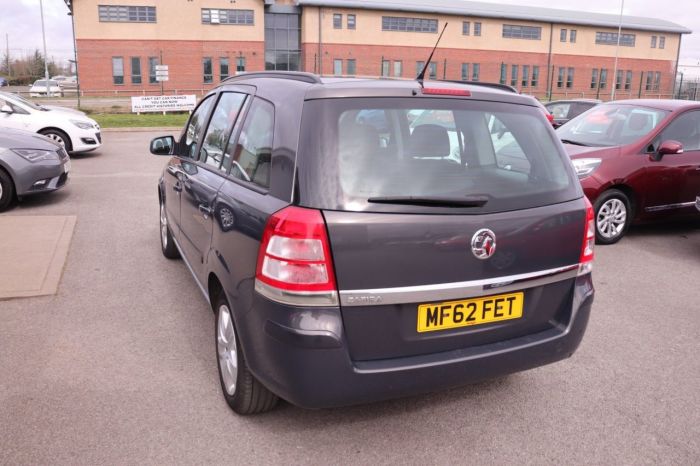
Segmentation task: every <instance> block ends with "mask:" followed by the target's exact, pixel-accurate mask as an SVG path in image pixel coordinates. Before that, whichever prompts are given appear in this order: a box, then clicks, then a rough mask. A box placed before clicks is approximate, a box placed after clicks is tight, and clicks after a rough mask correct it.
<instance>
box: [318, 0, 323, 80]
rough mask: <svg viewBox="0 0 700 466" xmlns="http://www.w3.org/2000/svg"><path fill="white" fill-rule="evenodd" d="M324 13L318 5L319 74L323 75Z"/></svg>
mask: <svg viewBox="0 0 700 466" xmlns="http://www.w3.org/2000/svg"><path fill="white" fill-rule="evenodd" d="M321 18H322V14H321V7H318V74H319V75H322V74H323V45H322V44H323V40H322V38H321V32H322V29H323V28H322V25H323V23H322V21H321Z"/></svg>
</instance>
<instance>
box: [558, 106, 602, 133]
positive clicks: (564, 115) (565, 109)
mask: <svg viewBox="0 0 700 466" xmlns="http://www.w3.org/2000/svg"><path fill="white" fill-rule="evenodd" d="M601 102H602V100H597V99H572V100H554V101H552V102H548V103H546V104H545V105H544V106H545V108H546V109H547V110H548V111H549V113H551V114H552V117H553V118H552V119H553V121H552V125H553V126H554V127H555V128H558V127H560V126H561V125H563V124H564V123H566V122H568V121H569V120H571V119H573V118H575V117H577V116H579V115H580V114H582V113H583V112H585V111H587V110H590V109H592V108H593V107H595V106H596V105H598V104H599V103H601Z"/></svg>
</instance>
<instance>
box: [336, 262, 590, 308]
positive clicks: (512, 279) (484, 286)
mask: <svg viewBox="0 0 700 466" xmlns="http://www.w3.org/2000/svg"><path fill="white" fill-rule="evenodd" d="M578 273H579V264H572V265H567V266H565V267H558V268H555V269H549V270H541V271H538V272H530V273H523V274H519V275H510V276H506V277H498V278H489V279H485V280H472V281H467V282H457V283H440V284H436V285H422V286H405V287H397V288H375V289H370V290H343V291H340V304H341V306H346V307H353V306H371V305H374V306H378V305H385V304H405V303H430V302H436V301H448V300H451V299H460V298H471V297H478V296H486V295H490V294H494V293H508V292H510V291H517V290H523V289H526V288H533V287H536V286H543V285H548V284H550V283H556V282H558V281H562V280H567V279H570V278H576V276H577V275H578Z"/></svg>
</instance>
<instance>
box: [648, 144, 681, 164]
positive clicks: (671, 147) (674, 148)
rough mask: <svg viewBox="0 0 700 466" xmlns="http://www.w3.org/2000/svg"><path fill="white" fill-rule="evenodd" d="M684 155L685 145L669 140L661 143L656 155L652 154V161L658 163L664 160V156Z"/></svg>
mask: <svg viewBox="0 0 700 466" xmlns="http://www.w3.org/2000/svg"><path fill="white" fill-rule="evenodd" d="M682 153H683V144H681V143H680V142H678V141H674V140H672V139H669V140H667V141H664V142H662V143H661V145H660V146H659V149H658V150H657V151H656V153H655V154H652V160H654V161H655V162H658V161H659V160H661V159H662V158H663V156H664V155H671V154H682Z"/></svg>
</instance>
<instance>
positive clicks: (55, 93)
mask: <svg viewBox="0 0 700 466" xmlns="http://www.w3.org/2000/svg"><path fill="white" fill-rule="evenodd" d="M48 83H49V86H48V93H47V90H46V80H45V79H39V80H37V81H35V82H34V84H33V85H32V87H31V88H30V89H29V95H30V96H31V97H46V96H48V97H61V96H63V90H62V89H61V86H59V85H58V81H55V80H53V79H49V81H48Z"/></svg>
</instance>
